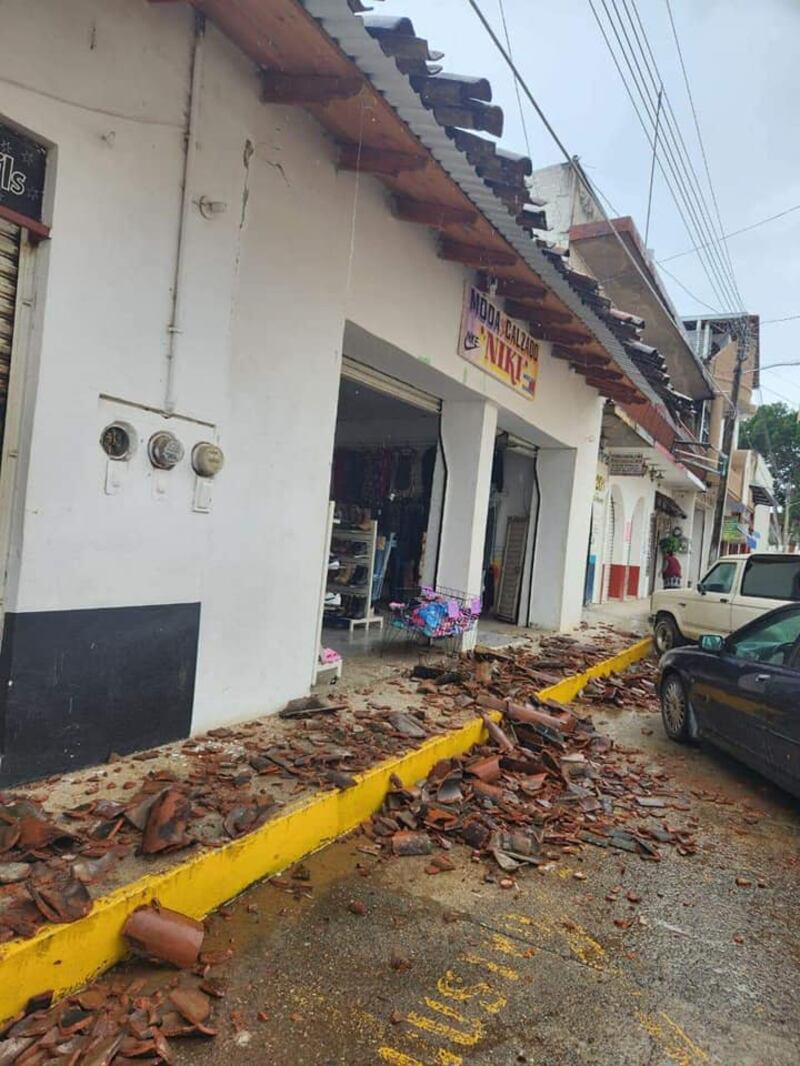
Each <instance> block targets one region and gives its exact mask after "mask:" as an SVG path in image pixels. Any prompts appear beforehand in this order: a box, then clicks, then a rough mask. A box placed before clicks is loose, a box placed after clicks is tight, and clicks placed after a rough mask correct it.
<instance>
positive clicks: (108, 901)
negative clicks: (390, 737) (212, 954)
mask: <svg viewBox="0 0 800 1066" xmlns="http://www.w3.org/2000/svg"><path fill="white" fill-rule="evenodd" d="M616 641H617V644H618V646H620V647H622V646H624V642H623V641H621V640H620V639H619V638H616ZM606 646H607V647H608V648H609V651H610V650H611V647H612V642H611V641H609V640H606ZM646 651H647V645H641V646H638V645H637V646H635V647H633V648H631V649H627V650H624V651H622V652H621V653H620V655H619V656H617V657H615V658H612V659H610V660H606V661H605V662H604V663H599V664H598V665H597V666H594V667H592V668H591V670H592V672H594V673H604V672H605V673H610V672H613V671H616V670H620V669H624V668H625V666H626V665H627V664H628V663H629V662H631V661H635V660H636V659H637V658H640V657H641V656H642V655H643V654H645V653H646ZM580 683H581V682H580V681H579V680H578V679H576V678H566V679H565V680H564V681H563V682H562V685H563V686H566V688H567V689H568V690H569V695H568V696H566V697H564V698H572V695H573V694H574V691H575V690H576V687H579V686H580ZM417 687H418V686H417V683H416V682H413V683H411V684H410V685H409V683H408V682H407V681H406V680H404V679H403V678H400V677H398V676H397V675H396V674H395V676H393V677H392V676H390V677H388V678H387V679H385V682H384V689H383V691H384V692H385V694H386V695H385V696H384V698H385V699H386V700H387V704H385V705H382V704H380V703H378V701H377V699H376V690H375V689H374V688H370V687H369V686H368V687H367V688H366V689H362V691H361V697H362V699H364V701H365V707H364V713H366V714H367V716H369V717H372V716H374V712H382V711H385V710H389V709H390V708H391V707H395V708H396V707H398V705H405V706H407V707H408V709H409V710H411V707H410V705H409V704H410V701H411V700H413V699H414V698H415V694H416V692H417ZM558 688H559V686H555V689H558ZM555 689H551V690H546V691H548V692H553V695H554V698H558V696H557V693H556V692H555ZM542 694H543V695H544V694H545V693H544V692H543V693H542ZM416 699H417V702H418V701H419V696H418V695H416ZM468 702H469V701H468ZM426 706H427V707H428V708H430V709H433V708H434V707H436V713H435V714H430V715H429V716H427V720H428V721H429V728H428V730H427V735H428V739H426V740H423V741H422V742H420V741H417V742H416V745H417V746H414V743H415V742H413V741H411V740H408V739H405V740H403V738H402V737H401V741H400V743H399V747H398V744H397V743H396V744H395V749H394V750H396V751H398V752H399V753H398V754H396V755H394V756H393V757H390V758H388V759H387V758H384V759H383V761H381V759H382V757H383V756H385V755H386V754H387V750H386V747H385V746H383V747H381V745H380V744H378V745H377V746H376V749H375V750H374V751H372V752H371V758H370V759H369V761H368V762H367V766H368V767H369V768H368V769H366V770H365V772H364V773H357V774H356V775H355V779H354V780H352V781H351V783H350V785H349V787H345V788H339V787H334V786H333V785H331V786H329V787H328V788H327V789H325V790H323V791H321V792H320V791H319V790H318V789H319V781H318V780H317V781H316V784H315V783H314V782H313V781H306V782H304V781H303V779H302V776H301V778H300V779H299V780H297V778H296V777H295V779H294V780H293V781H292V780H291V779H290V781H289V788H288V790H287V785H286V782H276V784H278V787H279V790H283V791H284V793H286V795H287V800H286V803H285V806H283V807H282V806H281V805H280V803H278V804H275V805H274V807H273V809H271V810H270V812H269V815H268V817H267V820H266V821H265V822H264V824H263V825H261V826H260V828H258V829H255V830H254V831H252V832H249V833H247V834H246V835H242V836H240V837H238V838H237V839H234V840H229V841H228V842H227V843H224V844H223V845H222V846H219V843H217V846H216V847H214V848H212V849H208V848H206V849H204V848H202V846H200V847H198V845H197V844H196V845H194V847H192V848H189V849H184V850H183V851H178V852H172V853H170V854H168V855H165V856H163V857H161V856H156V857H155V858H153V857H147V856H139V855H134V854H132V852H131V853H130V854H127V855H126V857H125V858H124V859H123V860H122V861H121V862H120V864H119V866H118V867H117V868H116V870H115V871H114V881H113V882H112V883H115V884H116V887H115V888H113V890H111V891H110V893H109V892H108V888H109V885H108V881H104V883H103V885H102V892H103V893H106V894H104V895H102V896H99V897H98V898H95V901H94V905H93V907H92V909H91V910H90V911H89V913H88V914H86V916H85V917H82V918H80V919H79V920H77V921H73V922H69V923H67V924H60V925H45V926H44V927H43V928H42V929H41V931H40V932H38V933H36V935H35V936H33V937H30V938H29V939H20V940H13V941H10V942H8V943H5V944H0V1020H1V1019H2V1018H6V1017H9V1016H11V1015H12V1014H13V1013H15V1012H16V1011H17V1010H19V1009H21V1008H22V1007H23V1006H24V1005H25V1003H26V1002H27V1001H28V999H29V998H30V997H31V996H33V995H37V994H39V993H41V992H42V991H44V990H45V989H52V990H55V992H56V994H61V993H63V992H65V991H67V990H69V989H73V988H76V987H79V986H80V985H81V984H82V983H84V982H85V981H86V980H87V979H88V978H89V977H91V976H93V975H94V974H95V973H97V972H100V971H102V970H103V969H105V968H107V967H108V966H110V965H111V964H113V963H114V962H115V961H117V960H118V959H119V958H121V957H122V956H123V955H124V953H125V951H126V944H125V943H124V941H123V940H122V936H121V929H122V925H123V924H124V921H125V919H126V917H127V916H128V915H129V914H130V913H132V911H133V910H135V909H136V908H137V907H139V906H141V905H142V904H144V903H147V902H149V901H151V900H153V899H158V900H159V901H160V902H161V903H162V904H163V905H164V906H167V907H173V908H175V909H177V910H181V911H183V912H184V913H186V914H189V915H190V916H193V917H202V916H204V915H205V914H207V913H209V912H210V911H211V910H213V909H214V908H215V907H217V906H219V904H220V903H223V902H224V901H225V900H227V899H231V898H233V897H234V896H235V895H237V894H238V893H239V892H241V891H242V890H243V889H245V888H246V887H247V886H249V885H250V884H252V883H253V882H255V881H257V880H258V879H260V878H262V877H265V876H268V875H270V874H272V873H275V872H277V871H279V870H282V869H285V868H286V867H287V866H289V865H290V864H291V863H293V862H296V861H297V860H298V859H299V858H301V857H302V856H304V855H306V854H308V853H309V852H311V851H313V850H315V849H316V848H318V847H319V846H320V845H322V844H324V843H326V842H328V841H330V840H333V839H335V838H336V837H338V836H340V835H341V834H342V833H345V832H347V831H349V830H350V829H352V828H354V827H355V826H357V825H358V824H359V823H360V822H361V821H363V820H364V819H365V818H366V817H368V816H369V815H370V814H371V813H372V812H374V811H375V810H376V809H377V808H378V807H379V805H380V804H381V802H382V801H383V798H384V796H385V794H386V792H387V789H388V787H389V783H390V780H391V779H392V778H393V777H396V778H398V779H400V780H401V781H403V782H404V784H405V785H407V786H411V785H414V784H415V783H416V782H417V781H419V780H420V779H422V778H424V777H425V776H426V775H427V773H428V772H429V771H430V769H431V767H432V766H434V765H435V764H436V763H437V762H438V761H439V760H441V759H443V758H448V757H451V756H453V755H457V754H461V753H463V752H465V751H467V750H469V749H470V748H471V747H473V746H474V745H475V744H476V743H478V742H479V741H480V740H481V739H482V738H483V737H484V736H485V732H484V726H483V724H482V722H481V720H480V719H479V718H475V717H474V709H472V708H470V707H468V706H467V705H465V704H462V703H460V701H459V700H458V699H457V698H455V696H454V697H452V698H447V699H440V700H438V701H435V702H434V701H433V700H432V699H429V700H428V702H427V704H426ZM370 709H372V713H371V711H370ZM342 713H343V714H344V712H342ZM353 713H354V714H355V717H351V718H350V722H351V729H356V730H360V731H361V733H362V734H364V733H365V729H364V726H363V725H361V724H359V718H358V714H357V712H353ZM445 723H446V724H445ZM292 726H293V727H294V729H295V732H296V731H297V727H298V723H287V722H283V721H280V720H277V719H274V718H273V719H268V720H262V721H259V722H254V723H249V724H247V725H246V726H245V727H242V730H240V731H239V732H237V731H236V730H233V729H230V730H222V731H220V730H217V731H212V732H213V733H216V734H217V735H216V736H213V735H212V736H211V737H210V738H206V741H205V743H204V744H203V745H201V747H202V748H206V749H207V748H208V747H209V745H211V749H212V750H211V753H210V754H211V757H212V760H213V765H214V766H216V767H218V768H219V772H221V773H222V775H223V778H224V780H225V781H228V780H236V779H237V778H236V767H237V762H238V763H239V764H241V763H242V760H244V765H245V766H246V764H247V761H248V759H249V757H250V753H251V752H252V751H253V749H255V750H256V751H259V750H262V749H263V746H264V742H265V741H266V743H267V750H268V751H270V750H273V748H274V742H275V739H276V736H278V735H279V734H280V732H281V731H283V733H284V736H286V735H288V732H290V731H291V727H292ZM320 728H321V727H320V725H319V723H318V722H312V723H311V725H310V726H309V725H306V724H304V723H300V736H304V737H306V738H307V740H306V743H307V741H308V740H310V739H311V738H312V737H313V734H314V732H315V731H319V729H320ZM335 728H337V729H338V725H337V726H335ZM355 735H356V734H355V733H352V734H351V738H352V737H353V736H355ZM370 736H371V734H370V733H369V732H366V737H367V738H369V737H370ZM342 740H344V741H345V742H346V740H347V738H346V736H344V737H343V738H342ZM342 740H340V741H339V743H340V745H341V742H342ZM239 749H241V750H239ZM323 751H325V749H324V747H323ZM150 754H152V755H153V760H152V761H150V760H149V758H148V757H147V755H145V764H147V765H148V769H149V768H150V767H154V769H153V771H152V774H153V776H152V777H151V780H153V782H154V784H155V785H156V788H161V787H165V786H166V787H168V786H169V783H170V781H171V780H175V776H174V774H173V775H170V773H169V772H168V770H164V769H160V768H159V761H160V760H166V763H165V765H166V767H167V768H168V769H172V770H174V769H175V768H176V767H178V762H177V761H176V760H179V759H181V758H184V759H185V760H187V761H188V763H189V766H188V769H189V770H191V767H192V760H193V758H195V757H196V755H197V741H191V742H185V743H184V744H183V745H180V746H176V747H174V748H173V749H170V750H167V751H164V750H161V751H158V752H154V753H150ZM141 759H142V757H141V756H134V757H132V758H131V759H129V760H120V762H119V763H115V764H112V765H111V766H108V767H104V768H102V769H101V768H95V769H94V770H91V771H87V772H86V773H85V776H81V775H76V776H77V777H78V778H79V779H80V780H81V781H82V784H83V786H84V793H85V794H86V795H88V796H89V797H90V800H89V803H88V804H87V806H88V807H89V808H90V809H91V808H92V807H93V805H94V803H95V797H96V796H97V794H98V792H99V790H100V788H101V787H103V786H104V785H105V787H106V790H110V795H109V794H108V791H104V795H103V799H104V800H105V799H106V798H107V799H108V800H111V801H112V802H113V800H114V798H115V792H116V791H117V790H118V789H121V790H122V791H121V793H120V796H119V798H120V799H121V798H123V797H124V796H130V795H131V793H130V792H129V791H127V792H126V791H125V786H126V785H127V784H128V783H133V784H135V782H136V775H138V778H139V780H140V781H141V780H142V779H144V778H145V777H146V776H147V775H146V773H145V772H144V770H143V763H142V761H141ZM267 773H268V774H269V770H267ZM131 775H133V776H131ZM312 776H313V775H312ZM249 777H254V778H255V781H254V783H253V785H250V784H249V783H247V782H242V784H241V785H236V788H241V789H242V790H243V794H244V793H245V792H246V790H247V789H248V788H251V787H254V785H257V787H258V789H259V791H260V792H261V793H263V792H264V790H265V788H270V787H274V785H273V784H272V781H271V780H270V779H269V777H268V778H267V782H266V785H264V784H261V783H260V781H261V779H260V778H259V775H258V774H255V775H249ZM190 780H191V778H190ZM58 785H59V782H58V781H56V782H53V783H52V784H51V785H50V786H49V794H48V792H47V791H45V792H42V784H41V783H39V785H38V786H37V785H35V786H32V788H30V789H29V790H27V794H28V795H29V796H31V797H35V796H38V798H39V799H40V800H41V799H46V800H47V806H48V813H49V812H50V811H52V812H54V813H57V811H58V808H59V798H58ZM72 785H74V781H73V782H70V783H69V787H70V788H71V787H72ZM195 787H196V786H195ZM63 788H67V785H65V784H64V783H62V795H61V797H60V805H61V809H62V810H64V811H66V810H68V809H70V803H69V799H74V796H71V795H70V793H69V790H67V793H66V794H63ZM25 792H26V790H20V793H21V794H20V798H23V797H24V795H25ZM298 792H299V795H298ZM292 794H293V796H294V798H291V797H292ZM84 802H85V800H84ZM73 806H74V804H73ZM73 824H74V823H73ZM218 840H219V838H218ZM10 887H11V888H12V889H13V888H14V887H15V886H10ZM4 891H5V892H6V894H8V890H4ZM23 897H24V892H23Z"/></svg>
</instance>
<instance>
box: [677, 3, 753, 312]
mask: <svg viewBox="0 0 800 1066" xmlns="http://www.w3.org/2000/svg"><path fill="white" fill-rule="evenodd" d="M665 3H666V5H667V14H668V15H669V22H670V26H671V27H672V36H673V38H674V39H675V47H676V49H677V51H678V59H679V60H680V64H681V71H682V72H683V82H684V85H685V86H686V95H687V96H688V97H689V105H690V106H691V109H692V118H693V119H694V128H695V132H696V133H697V143H698V144H699V145H700V154H701V156H702V157H703V166H704V167H705V172H706V180H707V181H708V188H709V191H710V193H711V200H712V202H713V204H714V210H715V212H716V215H717V223H718V225H719V232H720V233H722V232H723V230H724V228H725V227H724V226H723V225H722V216H721V214H720V210H719V202H718V200H717V194H716V192H715V191H714V183H713V181H712V180H711V170H710V168H709V165H708V156H707V155H706V148H705V144H704V142H703V135H702V134H701V132H700V120H699V118H698V117H697V108H696V107H695V104H694V96H693V94H692V87H691V85H690V83H689V73H688V71H687V69H686V63H685V61H684V58H683V49H682V48H681V42H680V39H679V37H678V30H677V27H676V26H675V19H674V18H673V16H672V5H671V4H670V0H665ZM720 244H721V247H722V248H723V249H724V252H725V257H726V259H727V261H728V266H729V268H730V271H731V275H732V276H733V277H734V280H735V275H734V270H733V263H732V261H731V257H730V249H729V248H728V246H727V244H726V243H725V238H724V237H723V238H722V239H721V241H720ZM736 292H737V295H738V296H739V299H740V302H741V305H742V307H743V306H744V301H743V300H742V299H741V293H739V290H738V287H737V289H736Z"/></svg>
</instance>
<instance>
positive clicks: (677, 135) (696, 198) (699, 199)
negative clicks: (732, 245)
mask: <svg viewBox="0 0 800 1066" xmlns="http://www.w3.org/2000/svg"><path fill="white" fill-rule="evenodd" d="M612 2H613V4H614V9H615V11H617V16H618V17H619V18H620V21H621V16H620V15H619V10H618V8H617V5H616V0H612ZM622 4H623V6H624V8H625V13H626V14H627V16H628V21H629V23H630V26H631V30H632V32H633V36H634V38H635V39H636V43H637V45H638V48H639V51H640V52H641V55H642V59H643V61H644V63H645V66H646V68H647V72H648V74H649V75H650V78H651V80H652V83H653V87H654V88H655V87H656V86H659V87H660V88H661V89H662V91H663V79H662V77H661V71H660V70H659V67H658V61H657V60H656V57H655V54H654V52H653V48H652V46H651V44H650V39H649V37H648V36H647V30H646V29H645V27H644V23H643V22H642V19H641V16H640V14H639V9H638V7H637V5H636V0H631V6H632V8H633V12H634V14H635V16H636V24H638V27H639V30H638V31H637V28H636V24H635V23H634V18H633V15H632V14H631V8H630V7H629V6H628V0H622ZM640 32H641V36H640ZM625 36H626V40H627V39H628V36H627V34H626V35H625ZM642 42H644V43H642ZM645 48H646V49H647V55H648V56H649V60H648V58H647V56H645ZM651 64H652V69H651ZM637 67H638V64H637ZM664 98H665V102H666V106H667V112H668V113H667V116H666V117H667V129H668V131H669V133H670V134H671V138H672V142H673V145H674V149H675V154H676V155H677V159H678V162H679V163H680V165H681V167H682V170H683V174H684V175H685V179H686V185H685V186H684V185H682V190H683V191H684V192H686V186H688V191H689V193H691V198H692V200H693V203H694V206H695V207H696V210H697V212H698V215H699V218H700V219H701V221H702V223H703V226H704V228H705V229H706V231H707V232H708V233H709V235H710V236H711V238H712V240H711V242H710V244H709V248H710V249H713V254H714V256H715V257H716V267H717V269H718V270H720V271H721V273H720V275H719V276H720V277H721V278H724V283H725V287H726V292H727V294H728V298H729V299H730V297H731V294H733V303H734V304H737V303H738V304H739V305H741V304H742V300H741V297H740V296H739V295H738V292H737V289H736V282H735V278H734V277H733V267H732V265H731V264H730V263H728V262H726V261H725V259H724V255H721V254H720V249H719V248H718V247H717V244H718V236H717V233H716V232H715V230H714V225H713V222H712V220H711V216H710V212H709V210H708V207H707V205H706V201H705V197H704V195H703V192H702V189H701V187H700V180H699V178H698V176H697V171H696V170H695V168H694V164H693V163H692V159H691V156H690V154H689V149H688V148H687V145H686V141H685V140H684V137H683V133H682V132H681V127H680V123H679V121H678V118H677V116H676V114H675V111H674V109H673V107H672V101H671V99H670V97H669V93H667V92H664ZM673 123H674V125H673ZM720 229H721V227H720Z"/></svg>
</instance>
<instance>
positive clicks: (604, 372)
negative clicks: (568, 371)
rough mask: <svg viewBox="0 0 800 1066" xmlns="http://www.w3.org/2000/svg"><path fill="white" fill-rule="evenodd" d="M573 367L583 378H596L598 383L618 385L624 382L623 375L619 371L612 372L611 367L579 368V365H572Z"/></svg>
mask: <svg viewBox="0 0 800 1066" xmlns="http://www.w3.org/2000/svg"><path fill="white" fill-rule="evenodd" d="M573 366H574V367H575V370H576V371H577V372H578V373H579V374H583V375H584V377H590V378H596V379H597V380H598V381H619V382H620V383H624V381H625V375H624V374H621V373H620V372H619V370H612V369H611V367H605V366H603V367H600V366H581V365H580V364H579V363H573Z"/></svg>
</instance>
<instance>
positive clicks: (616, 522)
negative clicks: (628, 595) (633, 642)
mask: <svg viewBox="0 0 800 1066" xmlns="http://www.w3.org/2000/svg"><path fill="white" fill-rule="evenodd" d="M624 541H625V505H624V503H623V500H622V493H621V491H620V489H619V486H618V485H612V486H611V492H610V495H609V499H608V524H607V527H606V542H605V551H604V557H603V599H604V600H605V599H610V600H619V599H622V597H623V596H624V594H625V563H626V560H625V554H624Z"/></svg>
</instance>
